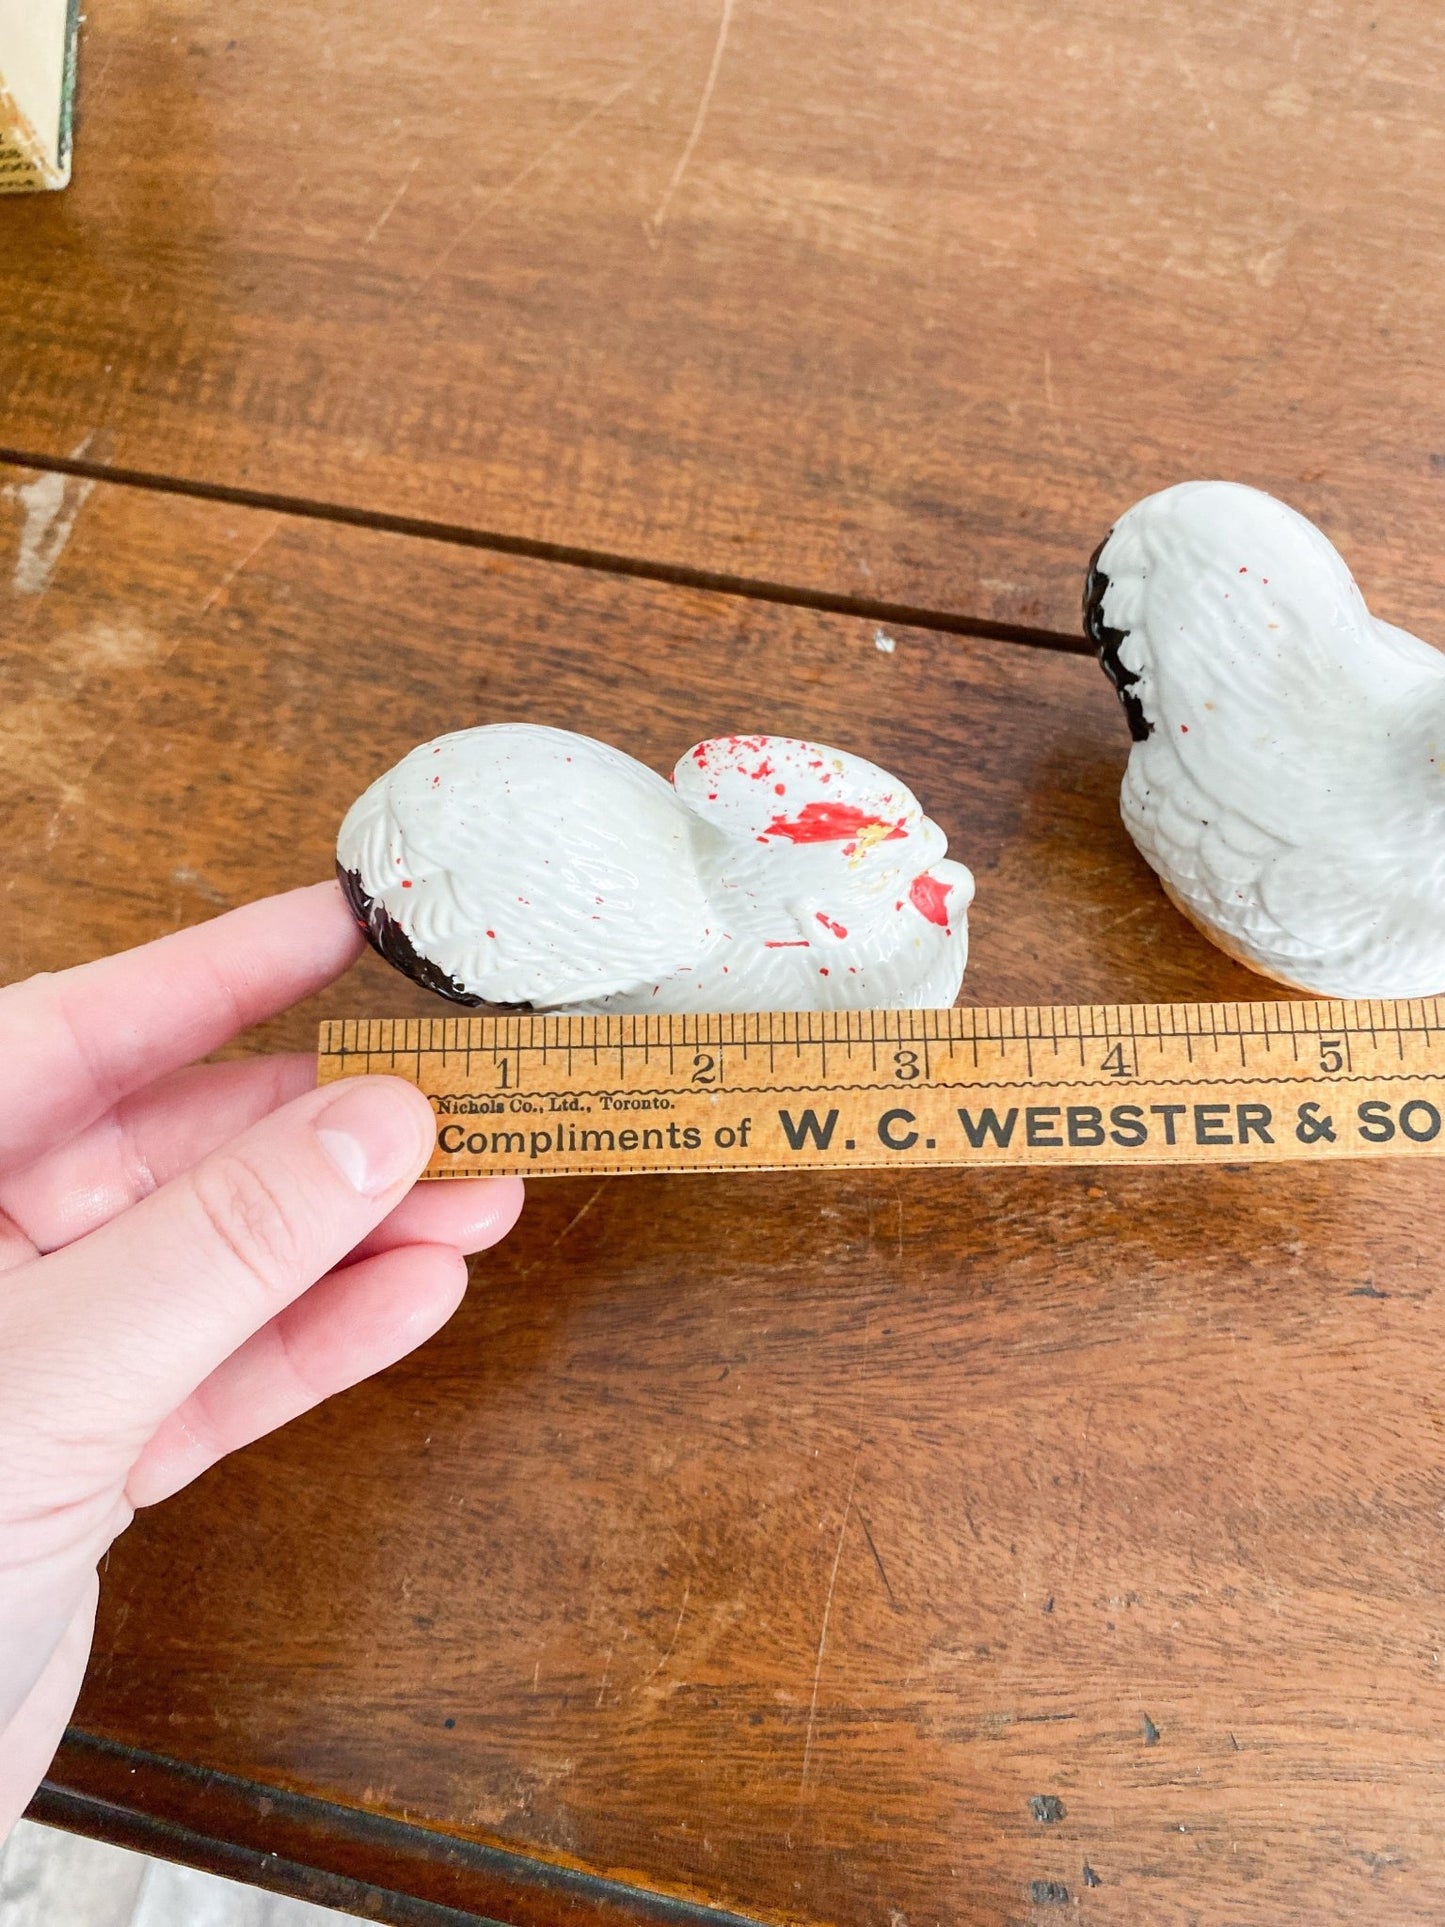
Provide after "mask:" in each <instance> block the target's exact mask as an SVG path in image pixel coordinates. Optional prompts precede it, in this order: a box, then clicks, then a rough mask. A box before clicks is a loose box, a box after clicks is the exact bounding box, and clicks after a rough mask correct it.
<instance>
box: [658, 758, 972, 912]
mask: <svg viewBox="0 0 1445 1927" xmlns="http://www.w3.org/2000/svg"><path fill="white" fill-rule="evenodd" d="M673 782H674V784H675V786H676V789H677V794H678V798H679V800H680V801H681V802H683V803H684V804H685V805H686V806H687V808H688V809H689V810H690V811H691V812H692V813H693V815H694V816H695V817H697V818H698V819H700V821H701V823H702V824H703V825H704V826H706V829H705V838H704V845H703V847H702V848H700V850H699V857H700V861H702V862H703V863H704V864H705V866H706V867H707V868H708V869H709V870H710V871H712V873H713V874H714V875H715V876H716V877H717V879H718V881H719V883H721V884H723V885H725V886H727V887H729V888H731V889H735V890H736V889H743V890H747V891H757V892H763V891H766V892H767V893H769V894H774V895H793V894H796V893H800V892H801V893H807V894H809V895H810V896H818V897H821V898H823V899H824V900H829V899H831V900H836V901H840V902H841V901H847V902H848V903H850V904H851V905H853V906H855V908H861V907H866V906H867V905H868V904H869V903H874V902H876V903H877V904H878V905H880V906H882V905H883V904H884V903H885V902H886V903H887V905H888V907H889V908H890V909H891V908H892V907H893V904H894V903H895V902H896V901H897V900H898V899H899V898H903V899H906V898H907V897H908V894H909V891H910V889H911V888H912V886H913V885H914V883H915V881H916V880H917V879H919V878H920V876H921V875H922V874H923V873H924V872H926V871H928V870H929V869H930V868H931V867H932V866H933V865H935V864H936V863H937V862H938V861H939V859H940V858H942V856H943V855H944V853H945V851H946V850H947V848H948V844H947V840H946V838H945V837H944V835H943V832H942V831H941V830H940V829H939V827H938V825H937V824H936V823H933V822H931V821H930V820H929V818H928V817H926V816H925V815H924V813H923V810H922V808H921V806H920V805H919V802H918V799H917V797H916V796H914V794H913V793H912V791H911V790H909V789H908V788H907V787H906V786H905V785H904V784H902V783H900V782H899V781H898V779H897V777H895V776H890V775H889V774H888V772H887V771H886V770H882V769H879V768H878V766H877V765H876V764H875V763H869V762H866V761H865V760H864V759H863V758H862V757H861V756H851V755H848V754H847V753H846V752H845V751H843V750H838V749H830V748H828V747H827V746H826V745H824V744H821V743H810V742H803V741H799V740H797V739H796V738H792V737H786V736H718V737H713V738H712V739H711V740H709V741H707V742H702V743H698V744H696V745H695V746H694V747H693V748H692V749H690V750H689V751H688V752H687V754H686V755H685V756H683V757H682V758H681V759H680V761H679V762H678V764H677V767H676V769H675V770H674V772H673ZM959 869H960V866H957V865H949V866H948V872H949V877H950V882H949V884H948V886H947V887H949V888H952V889H956V890H958V891H959V892H960V894H961V893H962V884H961V881H960V880H959V879H958V878H955V877H954V875H953V873H954V872H955V870H959ZM960 874H961V876H964V877H966V876H967V872H966V871H961V872H960ZM969 894H970V895H971V894H972V889H971V879H970V887H969ZM965 901H966V899H965ZM957 907H958V908H960V909H961V908H962V907H963V905H962V904H959V905H958V906H957Z"/></svg>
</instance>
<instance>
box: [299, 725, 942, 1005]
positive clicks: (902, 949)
mask: <svg viewBox="0 0 1445 1927" xmlns="http://www.w3.org/2000/svg"><path fill="white" fill-rule="evenodd" d="M947 847H948V846H947V844H946V842H945V840H944V837H943V833H942V831H941V830H940V829H939V828H938V826H937V825H936V824H934V823H931V822H929V820H928V818H927V817H926V816H925V815H924V814H923V811H922V809H921V808H920V807H919V805H918V802H917V800H916V799H915V798H914V797H913V796H912V795H911V794H910V792H909V791H908V790H907V789H905V788H904V786H903V785H902V784H901V783H900V782H898V781H897V780H896V778H894V777H892V776H889V775H888V774H887V773H886V772H885V771H883V770H881V769H878V768H876V767H875V766H874V765H873V764H872V763H865V762H864V761H863V760H862V759H861V758H860V757H857V756H847V755H844V754H843V753H842V752H841V751H839V750H834V749H825V748H823V747H822V746H821V745H819V744H815V743H803V742H795V741H792V740H790V739H789V738H786V737H779V736H723V737H719V738H717V739H716V740H714V741H712V742H706V743H699V744H698V745H697V747H696V748H695V749H692V750H689V751H688V753H687V755H685V756H684V757H683V758H682V760H681V761H680V762H679V763H678V765H677V768H676V769H675V770H674V772H673V777H672V781H671V783H668V782H665V781H664V780H663V778H662V777H660V776H658V775H656V774H655V773H654V772H653V771H652V770H650V769H648V768H646V767H645V765H643V764H642V763H638V762H635V761H634V760H633V758H632V757H630V756H625V755H624V754H623V753H622V752H621V751H620V750H616V749H611V748H609V747H608V746H607V744H605V743H599V742H594V741H593V740H592V738H591V737H588V736H574V735H571V734H569V733H568V732H566V731H564V730H559V729H543V728H537V727H534V726H533V725H530V724H522V723H504V724H498V725H494V726H492V727H489V728H484V729H464V730H460V731H458V732H457V733H456V734H455V735H451V736H441V737H438V738H437V740H436V741H435V742H431V743H423V744H422V745H421V747H420V748H419V749H414V750H413V751H412V752H411V754H410V755H408V756H405V757H403V758H402V760H401V762H399V763H398V764H397V765H396V767H395V768H394V769H391V770H389V771H388V772H387V773H386V775H385V776H382V777H380V778H379V779H378V780H377V781H376V782H375V783H373V784H372V785H371V787H370V789H368V790H367V791H366V792H365V794H364V795H362V796H361V797H359V798H358V799H357V801H356V802H355V803H354V804H353V805H352V807H351V809H350V811H349V812H348V813H347V816H346V820H345V822H344V823H343V824H342V826H341V834H340V837H339V838H338V841H337V870H338V873H339V874H340V876H341V879H342V883H343V885H344V887H345V889H346V891H347V895H348V897H349V898H350V901H351V905H352V908H353V910H354V911H355V913H356V916H357V919H358V921H359V922H360V923H361V924H362V925H363V926H364V927H365V929H366V931H367V934H368V936H369V937H370V939H371V942H372V944H373V945H374V946H375V948H376V949H377V950H379V951H380V953H381V954H382V956H384V957H385V958H387V959H388V961H389V962H391V963H394V964H396V965H397V966H398V967H399V968H400V969H402V970H404V971H406V973H407V974H408V975H409V976H412V977H414V978H416V979H417V981H418V982H421V983H424V984H426V985H427V986H428V987H429V988H430V989H432V990H437V991H440V992H441V993H442V995H444V996H447V997H451V998H454V999H455V1000H456V1001H458V1002H460V1003H467V1004H476V1003H486V1004H493V1005H509V1006H513V1007H525V1008H530V1009H533V1010H538V1011H563V1010H565V1011H704V1010H829V1009H833V1010H836V1009H847V1008H860V1009H861V1008H870V1007H873V1008H888V1007H908V1006H912V1007H922V1006H933V1005H946V1004H951V1003H952V1002H953V1000H954V998H955V997H956V996H957V995H958V988H959V984H960V983H961V981H962V978H963V970H964V964H965V961H966V959H967V954H968V920H967V910H968V905H969V902H970V900H971V898H972V896H973V878H972V877H971V876H970V874H969V872H968V871H967V870H966V869H965V868H964V867H963V865H962V864H960V863H950V862H948V861H947V860H946V859H945V856H944V852H945V850H946V849H947Z"/></svg>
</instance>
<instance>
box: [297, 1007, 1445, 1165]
mask: <svg viewBox="0 0 1445 1927" xmlns="http://www.w3.org/2000/svg"><path fill="white" fill-rule="evenodd" d="M319 1071H320V1078H321V1081H322V1083H328V1082H330V1081H332V1080H333V1079H336V1078H340V1077H355V1076H360V1075H362V1074H364V1073H366V1072H371V1071H381V1072H390V1073H392V1074H393V1075H395V1076H399V1077H405V1078H407V1079H409V1080H410V1081H411V1082H413V1083H415V1084H417V1085H418V1086H419V1087H420V1088H421V1089H422V1090H423V1091H425V1093H426V1094H427V1096H428V1097H429V1098H430V1099H431V1101H432V1104H433V1106H434V1108H435V1110H436V1112H437V1148H436V1152H435V1154H434V1156H433V1158H432V1162H431V1165H430V1166H429V1168H428V1170H427V1173H426V1175H427V1176H428V1177H435V1178H465V1177H480V1176H485V1175H492V1174H499V1173H502V1172H520V1173H521V1174H522V1175H524V1176H527V1177H548V1176H555V1177H575V1176H577V1175H579V1174H583V1175H600V1174H607V1175H621V1174H622V1173H624V1172H628V1171H639V1172H640V1171H737V1170H749V1171H770V1170H797V1169H807V1170H818V1169H823V1170H846V1169H849V1168H854V1167H858V1166H864V1165H889V1166H891V1167H893V1168H895V1169H897V1168H899V1167H903V1166H909V1165H954V1166H965V1165H982V1164H1174V1163H1177V1164H1241V1163H1268V1162H1273V1161H1275V1160H1277V1159H1281V1158H1306V1159H1308V1158H1341V1157H1422V1156H1435V1155H1440V1154H1441V1153H1445V999H1435V998H1428V999H1424V1000H1413V1001H1410V1002H1400V1003H1338V1002H1325V1001H1321V1002H1301V1003H1258V1004H1123V1005H1108V1004H1104V1005H1054V1006H1050V1005H1044V1006H1030V1007H1021V1008H1016V1009H999V1010H983V1009H976V1010H967V1009H965V1010H903V1011H898V1010H873V1011H869V1010H862V1011H857V1010H854V1011H829V1012H821V1013H820V1012H815V1013H801V1014H799V1013H794V1012H766V1013H763V1014H762V1015H751V1016H696V1017H435V1018H395V1019H392V1018H346V1019H344V1020H341V1021H334V1020H333V1021H332V1022H329V1023H325V1024H323V1025H322V1026H321V1039H320V1051H319Z"/></svg>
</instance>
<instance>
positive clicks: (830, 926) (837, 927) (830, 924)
mask: <svg viewBox="0 0 1445 1927" xmlns="http://www.w3.org/2000/svg"><path fill="white" fill-rule="evenodd" d="M817 917H818V921H819V923H821V924H822V926H823V928H824V929H825V930H831V931H832V933H833V935H834V936H835V937H838V938H840V939H841V938H843V937H846V936H847V934H848V932H847V931H846V930H845V929H844V928H843V926H842V924H841V923H834V921H833V919H832V918H831V917H825V916H824V915H823V913H822V911H821V910H819V911H818V912H817Z"/></svg>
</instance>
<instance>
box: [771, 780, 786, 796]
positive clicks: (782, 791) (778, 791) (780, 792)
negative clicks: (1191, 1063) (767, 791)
mask: <svg viewBox="0 0 1445 1927" xmlns="http://www.w3.org/2000/svg"><path fill="white" fill-rule="evenodd" d="M787 793H788V786H787V784H786V783H774V785H773V795H774V796H786V795H787Z"/></svg>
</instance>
